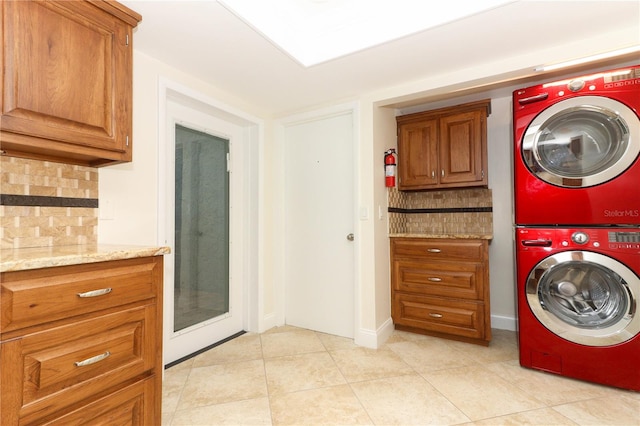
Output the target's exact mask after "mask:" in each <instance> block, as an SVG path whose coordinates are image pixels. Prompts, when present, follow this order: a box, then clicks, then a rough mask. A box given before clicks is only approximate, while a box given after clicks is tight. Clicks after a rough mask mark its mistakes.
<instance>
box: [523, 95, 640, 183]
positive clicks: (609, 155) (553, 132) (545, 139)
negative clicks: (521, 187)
mask: <svg viewBox="0 0 640 426" xmlns="http://www.w3.org/2000/svg"><path fill="white" fill-rule="evenodd" d="M639 153H640V120H639V119H638V117H637V116H636V114H635V113H634V112H633V111H632V110H631V109H630V108H628V107H627V106H626V105H624V104H622V103H620V102H618V101H615V100H613V99H610V98H605V97H601V96H578V97H574V98H570V99H566V100H564V101H560V102H558V103H556V104H553V105H552V106H550V107H549V108H547V109H545V110H544V111H542V112H541V113H540V114H539V115H538V116H537V117H536V118H535V119H534V120H533V121H532V122H531V124H530V125H529V127H528V128H527V130H526V132H525V134H524V136H523V140H522V156H523V158H524V161H525V163H526V164H527V167H529V170H531V172H532V173H534V174H535V175H536V176H538V178H540V179H542V180H544V181H545V182H548V183H550V184H552V185H557V186H561V187H567V188H585V187H589V186H595V185H599V184H601V183H604V182H607V181H609V180H611V179H614V178H615V177H617V176H619V175H621V174H622V173H623V172H624V171H625V170H626V169H627V168H629V166H631V164H633V162H634V161H635V160H636V158H638V155H639Z"/></svg>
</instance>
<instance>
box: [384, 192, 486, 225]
mask: <svg viewBox="0 0 640 426" xmlns="http://www.w3.org/2000/svg"><path fill="white" fill-rule="evenodd" d="M388 202H389V234H443V235H455V234H482V235H492V234H493V213H492V210H493V204H492V197H491V190H490V189H487V188H469V189H455V190H454V189H451V190H442V191H398V190H397V189H396V188H389V192H388Z"/></svg>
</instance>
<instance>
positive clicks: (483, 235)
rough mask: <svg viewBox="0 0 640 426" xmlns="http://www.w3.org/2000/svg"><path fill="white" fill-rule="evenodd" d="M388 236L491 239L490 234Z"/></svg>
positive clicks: (392, 236) (403, 236)
mask: <svg viewBox="0 0 640 426" xmlns="http://www.w3.org/2000/svg"><path fill="white" fill-rule="evenodd" d="M389 237H390V238H443V239H449V240H455V239H465V240H492V239H493V235H491V234H422V233H421V234H389Z"/></svg>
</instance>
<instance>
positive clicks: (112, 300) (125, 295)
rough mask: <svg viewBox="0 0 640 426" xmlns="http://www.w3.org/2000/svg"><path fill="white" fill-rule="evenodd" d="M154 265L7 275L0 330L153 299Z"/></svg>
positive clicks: (123, 264)
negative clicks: (50, 274) (46, 274)
mask: <svg viewBox="0 0 640 426" xmlns="http://www.w3.org/2000/svg"><path fill="white" fill-rule="evenodd" d="M105 266H106V267H105ZM109 266H110V267H109ZM156 267H157V266H156V265H155V264H154V263H149V262H148V261H145V260H144V259H130V260H126V261H117V262H112V263H110V264H108V265H105V264H95V265H89V266H87V265H75V266H63V267H60V268H57V269H56V274H55V275H53V276H43V275H42V273H41V271H39V270H30V271H20V272H15V273H13V274H8V275H7V276H6V277H5V279H4V280H3V282H2V289H1V296H2V300H0V306H2V315H1V317H0V332H2V333H7V332H9V331H12V330H17V329H20V328H24V327H27V326H31V325H37V324H40V323H47V322H51V321H54V320H57V319H61V318H66V317H69V316H71V315H78V314H82V313H88V312H94V311H98V310H101V309H106V308H111V307H114V306H118V305H123V304H126V303H131V302H135V301H140V300H144V299H149V298H153V297H155V285H156V283H155V275H154V274H155V273H156V271H155V269H156ZM107 291H108V292H107Z"/></svg>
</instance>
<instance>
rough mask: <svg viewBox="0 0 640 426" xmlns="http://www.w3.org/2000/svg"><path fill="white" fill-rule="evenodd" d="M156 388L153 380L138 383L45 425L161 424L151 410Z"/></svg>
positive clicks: (137, 425) (141, 425) (140, 425)
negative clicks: (154, 388)
mask: <svg viewBox="0 0 640 426" xmlns="http://www.w3.org/2000/svg"><path fill="white" fill-rule="evenodd" d="M153 386H154V383H153V380H152V379H147V380H143V381H141V382H136V383H134V384H133V385H131V386H128V387H126V388H124V389H122V390H120V391H117V392H115V393H113V394H111V395H109V396H107V397H104V398H101V399H99V400H97V401H95V402H93V403H91V404H88V405H86V406H84V407H81V408H79V409H77V410H74V411H72V412H70V413H68V414H65V415H63V416H61V417H59V418H57V419H55V420H53V421H51V422H45V423H42V424H43V425H47V426H67V425H80V424H82V425H85V424H95V425H97V424H103V425H132V426H143V425H158V424H160V418H159V417H158V418H156V417H155V416H154V414H155V413H154V411H153V409H150V408H149V407H152V406H153V404H154V401H153V397H154V395H153ZM158 416H159V413H158Z"/></svg>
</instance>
